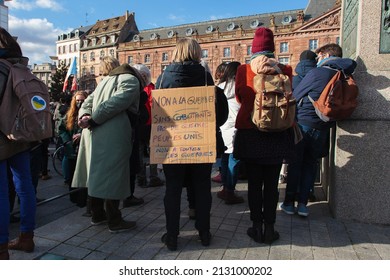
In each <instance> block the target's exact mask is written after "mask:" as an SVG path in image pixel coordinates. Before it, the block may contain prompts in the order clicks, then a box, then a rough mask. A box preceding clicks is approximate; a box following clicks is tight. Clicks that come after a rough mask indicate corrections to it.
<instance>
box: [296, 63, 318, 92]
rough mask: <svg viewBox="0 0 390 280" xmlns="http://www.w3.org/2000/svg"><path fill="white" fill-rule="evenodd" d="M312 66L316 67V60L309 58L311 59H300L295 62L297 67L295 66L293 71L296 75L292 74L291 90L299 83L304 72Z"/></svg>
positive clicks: (304, 74) (312, 67)
mask: <svg viewBox="0 0 390 280" xmlns="http://www.w3.org/2000/svg"><path fill="white" fill-rule="evenodd" d="M314 68H317V61H315V60H311V59H304V60H301V61H300V62H299V63H298V64H297V67H295V72H296V73H297V74H298V75H296V76H294V77H293V79H292V88H293V90H294V89H295V88H296V87H297V86H298V85H299V83H300V82H301V81H302V79H303V78H304V77H305V76H306V74H307V73H308V72H309V71H310V70H312V69H314Z"/></svg>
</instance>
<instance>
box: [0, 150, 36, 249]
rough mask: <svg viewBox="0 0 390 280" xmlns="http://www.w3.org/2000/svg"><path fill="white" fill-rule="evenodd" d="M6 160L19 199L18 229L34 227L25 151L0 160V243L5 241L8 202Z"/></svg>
mask: <svg viewBox="0 0 390 280" xmlns="http://www.w3.org/2000/svg"><path fill="white" fill-rule="evenodd" d="M7 162H8V164H9V166H10V168H11V171H12V174H13V179H14V183H15V190H16V193H17V195H18V197H19V199H20V231H21V232H32V231H34V229H35V212H36V200H35V191H34V186H33V184H32V180H31V172H30V152H29V151H25V152H21V153H19V154H16V155H14V156H12V157H10V158H9V159H7V160H2V161H0V244H3V243H7V242H8V237H9V232H8V226H9V216H10V204H9V199H8V195H9V194H8V178H7Z"/></svg>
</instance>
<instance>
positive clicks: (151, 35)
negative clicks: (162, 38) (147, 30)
mask: <svg viewBox="0 0 390 280" xmlns="http://www.w3.org/2000/svg"><path fill="white" fill-rule="evenodd" d="M157 37H158V35H157V33H152V34H150V40H156V39H157Z"/></svg>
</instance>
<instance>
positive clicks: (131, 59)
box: [127, 55, 134, 64]
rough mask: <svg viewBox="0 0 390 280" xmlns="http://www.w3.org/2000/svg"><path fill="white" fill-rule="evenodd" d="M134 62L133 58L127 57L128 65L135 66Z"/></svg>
mask: <svg viewBox="0 0 390 280" xmlns="http://www.w3.org/2000/svg"><path fill="white" fill-rule="evenodd" d="M133 62H134V60H133V56H131V55H129V56H128V57H127V63H128V64H133Z"/></svg>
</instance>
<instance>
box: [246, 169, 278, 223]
mask: <svg viewBox="0 0 390 280" xmlns="http://www.w3.org/2000/svg"><path fill="white" fill-rule="evenodd" d="M245 167H246V172H247V177H248V204H249V210H250V219H251V221H252V222H256V223H263V222H264V223H266V224H274V223H275V220H276V207H277V204H278V200H279V191H278V181H279V173H280V169H281V167H282V164H274V165H265V164H254V163H252V162H251V163H247V162H245Z"/></svg>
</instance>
